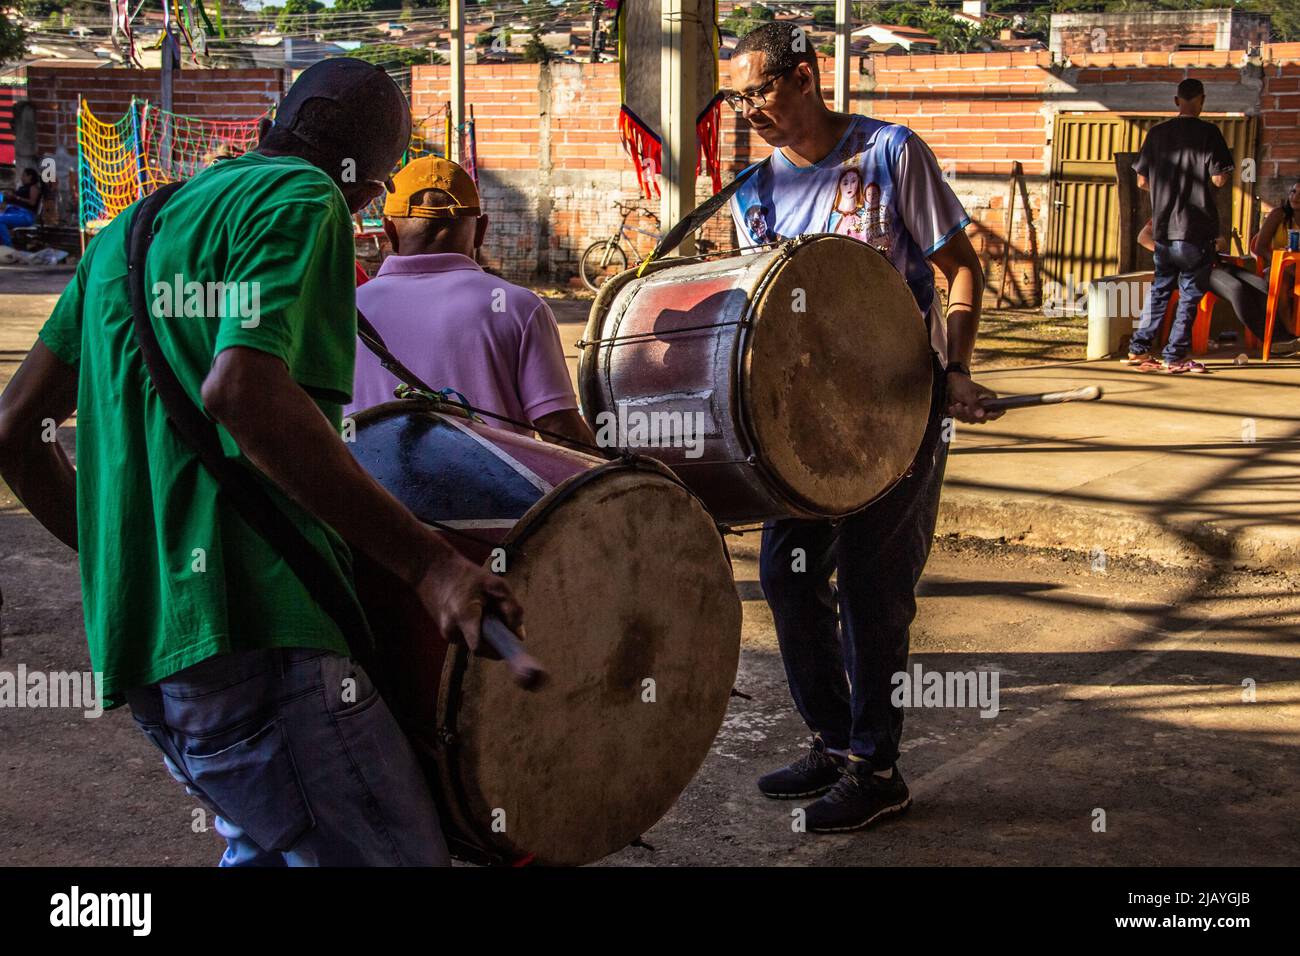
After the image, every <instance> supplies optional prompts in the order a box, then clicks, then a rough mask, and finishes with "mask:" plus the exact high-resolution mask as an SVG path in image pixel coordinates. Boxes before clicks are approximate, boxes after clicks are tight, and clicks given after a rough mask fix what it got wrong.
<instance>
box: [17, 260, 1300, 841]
mask: <svg viewBox="0 0 1300 956" xmlns="http://www.w3.org/2000/svg"><path fill="white" fill-rule="evenodd" d="M66 280H67V276H66V275H65V276H63V277H62V279H51V278H50V277H49V276H35V277H32V276H26V277H19V278H13V277H12V276H9V275H6V276H5V277H3V279H2V280H0V315H3V316H4V318H3V319H0V387H2V386H3V384H4V383H5V382H6V381H7V379H8V377H9V375H10V374H12V371H13V369H14V368H15V367H16V364H17V362H18V361H19V360H21V356H22V354H23V352H24V351H25V349H26V345H27V344H28V343H30V341H31V337H32V336H33V335H34V333H35V330H36V328H37V326H38V325H39V321H40V320H41V319H43V318H44V314H45V313H47V312H48V309H49V305H50V304H51V302H52V293H53V292H55V291H57V286H59V285H61V283H62V282H66ZM580 311H581V307H580V306H577V307H568V306H561V307H560V308H557V313H561V318H562V321H564V323H565V328H564V338H565V340H566V342H567V341H569V340H570V339H571V338H575V337H576V336H574V335H571V332H573V331H574V330H573V328H572V327H571V326H573V325H576V324H577V323H578V322H580V320H581V316H580V314H579V312H580ZM570 313H572V314H570ZM1017 328H1018V329H1019V331H1018V332H1017V334H1020V335H1022V337H1024V338H1034V337H1041V336H1039V335H1038V333H1036V332H1034V331H1033V329H1032V327H1030V326H1027V325H1024V323H1022V327H1017ZM1012 331H1016V329H1012ZM1070 334H1072V333H1069V332H1067V333H1063V337H1064V338H1066V339H1068V338H1069V335H1070ZM61 437H62V438H63V439H64V440H65V442H67V443H68V444H69V445H71V443H72V440H73V438H74V435H73V429H70V428H68V429H64V434H63V435H62V436H61ZM754 546H755V541H754V539H753V538H752V537H746V538H745V539H743V540H741V541H740V542H738V543H737V545H736V547H735V549H734V555H735V557H736V564H735V570H736V584H737V588H738V591H739V594H740V596H741V598H742V600H743V602H744V613H745V620H744V633H743V644H742V653H741V665H740V673H739V676H738V679H737V688H738V690H740V691H741V692H743V693H744V694H746V695H748V696H749V699H744V698H741V697H734V698H732V700H731V703H730V707H729V710H728V713H727V717H726V719H725V722H724V724H723V727H722V730H721V732H720V734H719V735H718V737H717V740H716V741H715V744H714V747H713V749H712V752H711V753H710V754H709V757H708V759H707V760H706V762H705V764H704V766H703V768H702V769H701V771H700V773H699V774H698V776H697V777H696V779H695V780H694V782H693V783H692V784H691V785H690V787H689V788H688V789H687V790H686V792H685V793H684V794H683V795H682V797H681V799H680V800H679V801H678V803H677V805H676V806H675V807H674V808H673V809H672V811H670V813H669V814H668V815H667V816H666V817H665V818H664V819H663V820H662V821H661V822H660V823H659V824H658V825H656V826H655V827H653V828H652V829H651V830H650V831H648V832H647V833H646V834H645V835H644V842H645V843H646V844H648V845H649V847H652V848H653V849H644V848H640V847H631V848H628V849H626V850H623V851H621V852H620V853H618V854H615V855H614V856H612V857H610V858H609V859H608V860H606V861H604V862H605V864H607V865H620V866H635V865H657V866H681V865H692V864H694V865H820V864H872V865H895V864H897V865H914V864H944V865H961V864H966V865H979V864H1011V865H1032V866H1047V865H1060V864H1140V865H1146V864H1186V865H1206V864H1245V865H1281V864H1294V863H1295V862H1296V861H1297V860H1300V827H1297V824H1296V818H1297V810H1298V809H1300V797H1297V793H1298V792H1300V761H1297V760H1296V759H1295V755H1296V746H1297V743H1300V739H1298V738H1300V730H1298V729H1297V728H1300V644H1298V643H1297V640H1296V635H1297V633H1300V630H1298V625H1300V597H1297V596H1296V591H1297V588H1296V584H1297V581H1296V580H1295V579H1293V578H1291V577H1287V576H1285V575H1277V574H1246V573H1240V572H1234V573H1227V572H1218V573H1216V572H1208V571H1189V570H1172V569H1165V568H1160V567H1156V566H1151V565H1144V564H1125V563H1121V562H1114V561H1112V562H1110V563H1109V564H1108V565H1107V566H1106V567H1105V568H1104V569H1103V568H1095V567H1094V566H1093V564H1092V563H1091V562H1090V560H1089V557H1088V556H1087V555H1082V554H1074V553H1069V552H1045V551H1044V552H1039V551H1031V550H1027V549H1023V548H1015V547H1009V546H998V545H989V544H985V543H977V542H972V541H963V540H959V539H941V540H940V541H938V542H937V545H936V548H935V552H934V554H933V556H932V558H931V561H930V564H929V567H928V569H927V574H926V577H925V579H924V581H923V582H922V586H921V589H920V601H919V614H918V618H917V621H916V624H915V626H914V629H913V635H912V646H911V650H912V663H913V665H915V664H918V663H919V664H921V665H922V666H923V667H924V668H925V669H927V670H931V669H937V670H958V671H966V670H987V671H990V672H995V673H997V675H998V677H999V682H1000V686H999V690H1000V708H999V710H998V713H997V715H996V716H995V717H991V718H983V717H980V716H979V714H978V712H977V711H976V710H975V709H971V708H966V709H932V708H913V709H910V710H909V711H908V713H907V718H906V723H905V727H904V743H903V749H904V754H903V758H902V762H901V764H900V766H901V768H902V771H903V773H904V775H905V776H906V777H907V779H908V781H909V783H910V785H911V788H912V792H913V796H914V799H915V806H914V807H913V809H912V811H911V812H910V813H909V814H908V815H907V816H905V817H903V818H902V819H900V820H897V821H895V822H892V823H889V824H886V825H884V826H882V827H880V828H878V829H875V830H871V831H867V832H865V833H859V834H849V835H842V836H834V837H825V836H816V835H808V834H803V833H796V832H794V830H793V828H792V822H793V817H792V815H791V811H792V810H793V809H795V808H796V807H797V806H799V804H792V803H787V802H777V801H769V800H766V799H764V798H763V797H762V796H760V795H759V794H758V792H757V790H756V789H755V788H754V780H755V778H756V777H757V776H758V775H759V774H761V773H763V772H765V771H767V770H769V769H772V768H774V767H776V766H779V765H781V764H784V763H786V762H788V761H789V760H791V759H793V758H794V757H795V756H796V755H797V754H798V753H799V751H800V750H801V748H802V747H803V746H804V745H805V741H806V730H805V728H804V727H803V725H802V723H801V722H800V720H799V719H798V717H797V715H796V714H795V713H794V711H793V708H792V706H791V703H790V699H789V693H788V690H787V688H786V685H785V678H784V674H783V671H782V667H781V663H780V658H779V655H778V653H777V650H776V644H775V637H774V635H773V631H772V621H771V616H770V613H769V612H768V610H767V607H766V605H765V604H764V602H763V600H762V595H761V593H760V590H759V586H758V580H757V579H758V573H757V567H756V563H755V561H754ZM0 587H2V588H3V591H4V598H5V605H4V614H3V625H4V637H3V648H2V650H3V658H0V669H3V670H12V669H13V668H14V667H16V665H17V663H18V662H22V663H24V664H26V665H27V667H28V668H29V669H32V670H44V671H51V670H68V669H83V668H86V667H87V666H88V661H87V656H86V647H85V642H84V635H83V630H82V623H81V610H80V597H79V585H78V573H77V568H76V563H75V559H74V556H73V555H72V554H71V553H70V552H68V551H67V550H66V549H64V548H63V547H62V546H61V545H59V544H58V543H57V542H55V541H54V539H53V538H52V537H50V536H49V535H48V534H46V533H45V532H44V531H43V530H42V529H40V528H39V527H38V526H37V525H36V524H35V522H34V521H33V520H32V519H31V518H30V516H28V515H27V514H26V513H25V512H24V511H23V509H22V508H21V507H20V506H18V505H17V503H16V502H15V501H14V500H13V498H12V496H10V495H9V494H8V491H7V489H5V488H4V487H3V486H2V485H0ZM1249 685H1253V688H1254V692H1255V700H1254V701H1253V702H1248V701H1247V700H1245V699H1243V698H1244V696H1247V695H1246V694H1245V689H1246V687H1247V686H1249ZM194 807H195V804H194V802H193V801H192V800H191V799H190V798H188V797H187V796H186V795H185V794H184V792H183V791H182V790H181V788H180V787H179V786H177V785H176V784H175V783H174V782H173V781H172V780H171V779H170V778H169V777H168V776H167V774H166V773H165V772H164V770H163V768H162V766H161V763H160V761H159V759H158V757H157V754H156V751H154V750H153V748H152V746H151V745H150V744H148V743H147V741H146V740H145V739H144V738H143V736H142V735H140V734H139V732H138V731H137V730H136V729H135V727H134V726H133V723H132V721H131V719H130V716H129V715H128V714H127V713H126V712H125V711H123V710H118V711H114V712H111V713H109V714H106V715H105V716H103V717H102V718H100V719H97V720H86V719H83V718H82V717H81V716H80V715H79V714H77V713H75V712H69V711H67V710H29V709H21V710H14V709H0V865H34V864H80V865H133V864H135V865H139V864H159V863H161V864H175V865H209V864H212V863H215V861H216V859H217V857H218V855H219V852H220V848H219V846H218V841H217V838H216V836H215V835H214V834H212V833H206V834H203V833H197V834H196V833H194V832H192V830H191V820H192V817H191V812H192V810H193V809H194ZM1098 811H1103V812H1104V821H1105V829H1104V831H1099V829H1098V820H1099V819H1100V815H1099V813H1098Z"/></svg>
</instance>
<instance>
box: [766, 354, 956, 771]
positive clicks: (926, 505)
mask: <svg viewBox="0 0 1300 956" xmlns="http://www.w3.org/2000/svg"><path fill="white" fill-rule="evenodd" d="M944 382H945V379H944V376H943V374H942V372H941V371H939V370H938V369H937V368H936V377H935V387H934V391H933V396H932V402H931V408H930V419H929V424H928V426H927V428H926V433H925V437H924V439H923V440H922V442H921V449H920V451H919V452H918V453H917V456H916V461H915V462H914V463H913V465H912V473H911V474H910V475H909V476H908V477H906V478H904V479H903V480H902V481H900V482H899V483H898V484H897V485H895V486H894V488H893V489H892V490H891V491H890V492H889V493H888V494H886V495H885V496H884V497H883V498H881V499H880V500H879V501H877V502H876V503H875V504H873V505H872V506H871V507H870V508H868V509H866V510H865V511H862V512H860V513H858V514H856V515H852V516H850V517H848V518H844V519H843V520H840V521H836V522H831V521H804V520H782V521H774V522H771V523H769V524H768V525H766V526H765V528H764V529H763V545H762V551H761V553H760V555H759V577H760V581H761V583H762V586H763V594H764V596H765V597H766V598H767V602H768V604H769V605H770V606H771V608H772V619H773V622H774V623H775V625H776V636H777V642H778V644H779V645H780V648H781V660H782V661H783V662H784V663H785V674H786V679H787V680H788V681H789V684H790V696H791V697H793V698H794V705H795V707H796V708H797V709H798V711H799V715H800V716H801V717H803V719H804V722H805V723H806V724H807V725H808V727H809V729H810V730H812V732H813V733H815V734H818V735H819V736H820V737H821V738H822V740H824V741H825V742H826V746H827V747H829V748H831V749H832V750H842V751H848V752H851V753H853V754H854V755H855V756H859V757H862V758H864V759H867V760H870V761H871V763H872V765H873V766H874V767H875V768H876V769H881V770H883V769H886V768H888V767H890V766H892V765H893V764H894V762H895V761H897V760H898V745H899V742H900V740H901V739H902V734H903V711H902V709H901V708H898V707H894V706H893V705H892V703H891V702H890V696H891V694H892V692H893V689H894V688H893V683H892V678H893V675H894V674H895V673H898V672H899V671H905V670H906V669H907V652H908V642H909V636H910V635H909V628H910V627H911V623H912V619H913V618H914V617H915V616H916V584H917V582H918V581H919V580H920V578H921V572H922V570H924V568H925V562H926V559H927V558H928V557H929V555H930V544H931V541H932V539H933V537H934V526H935V520H936V518H937V517H938V513H939V489H940V486H941V485H942V484H943V471H944V466H945V464H946V463H947V459H948V443H947V442H945V441H943V439H942V434H943V419H944V414H945V412H944V406H945V402H944V398H945V391H946V390H945V388H944ZM796 548H801V549H803V551H802V555H799V554H796V553H795V549H796ZM832 572H837V573H838V575H839V576H838V587H835V586H832V585H831V581H830V579H831V574H832ZM837 612H838V613H837Z"/></svg>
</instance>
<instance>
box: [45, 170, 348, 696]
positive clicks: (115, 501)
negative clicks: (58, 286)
mask: <svg viewBox="0 0 1300 956" xmlns="http://www.w3.org/2000/svg"><path fill="white" fill-rule="evenodd" d="M134 211H135V207H134V206H132V207H131V208H128V209H127V210H126V211H124V212H123V213H121V214H120V215H118V216H117V217H116V218H115V219H114V220H113V221H112V222H111V223H109V224H108V225H107V226H106V227H104V229H103V230H102V231H101V232H100V233H99V234H98V235H97V236H96V237H95V238H94V240H93V241H92V242H91V243H90V245H89V246H88V247H87V249H86V255H85V257H84V258H83V259H82V260H81V264H80V265H79V266H78V268H77V273H76V276H75V277H74V279H73V280H72V282H71V283H70V284H69V286H68V288H67V289H66V290H65V291H64V293H63V295H62V297H61V298H60V299H59V302H58V304H57V305H56V306H55V308H54V312H53V314H52V315H51V316H50V319H49V321H48V322H46V324H45V326H44V327H43V328H42V329H41V332H40V337H41V341H42V342H44V343H45V345H46V346H47V347H48V348H49V349H50V350H51V351H52V352H54V354H55V355H57V356H58V357H59V358H60V359H62V360H63V361H64V362H66V363H68V364H69V365H76V366H77V367H78V389H77V544H78V552H79V560H80V565H81V583H82V604H83V610H84V614H85V619H86V638H87V641H88V643H89V645H90V660H91V665H92V667H93V668H94V670H96V671H99V672H102V673H103V675H104V685H103V696H104V699H105V705H106V706H109V707H112V706H117V705H118V704H121V703H122V702H123V696H122V695H123V693H124V692H125V691H127V690H130V689H131V688H133V687H138V686H141V685H145V684H150V683H153V682H155V681H158V680H161V679H162V678H164V677H168V676H170V675H171V674H174V673H176V672H177V671H179V670H181V669H183V668H185V667H189V666H190V665H191V664H195V663H198V662H199V661H201V660H204V659H205V658H208V657H211V656H212V655H214V654H219V653H226V652H231V651H240V650H253V649H258V648H268V647H318V648H323V649H327V650H333V651H337V652H338V653H347V643H346V641H345V639H344V637H343V636H342V635H341V634H340V633H339V631H338V629H337V627H335V625H334V622H333V620H332V619H331V618H330V617H329V616H328V615H327V614H326V612H325V611H323V610H321V608H320V607H318V606H317V605H316V603H315V602H314V601H313V600H312V598H311V597H310V596H309V595H308V593H307V591H306V589H305V588H304V587H303V586H302V584H301V583H300V582H299V580H298V578H297V576H296V575H295V574H294V573H293V571H292V570H291V569H290V568H289V566H288V565H287V564H286V563H285V561H284V559H283V558H282V557H281V556H280V555H278V554H277V553H275V551H274V550H273V549H272V548H271V546H270V545H268V544H267V543H266V542H265V541H264V540H263V539H262V538H261V537H260V536H259V535H258V534H257V532H255V531H253V530H252V529H251V528H250V527H249V526H248V525H246V524H245V523H244V521H243V519H242V518H241V517H240V516H239V515H238V514H237V513H236V512H235V511H234V509H233V508H232V507H231V505H230V503H229V502H228V501H227V500H226V499H225V497H224V496H222V495H219V494H218V486H217V483H216V480H215V479H214V478H213V477H212V476H211V474H209V472H208V471H207V469H206V468H204V466H203V465H202V464H201V463H200V462H199V460H198V458H197V456H196V455H195V454H194V453H193V452H192V451H191V450H190V448H189V446H188V445H186V444H184V442H183V441H182V440H181V438H180V436H179V434H178V433H177V431H176V429H175V428H174V427H173V426H172V425H171V423H170V422H169V421H168V420H167V415H166V412H165V411H164V409H163V406H162V402H161V400H160V399H159V397H158V393H157V391H156V390H155V389H154V387H153V385H152V383H151V382H149V380H148V373H147V372H146V370H145V367H144V362H143V360H142V358H141V356H140V351H139V349H138V348H137V347H136V344H135V337H134V334H133V329H132V322H131V305H130V298H129V290H128V286H127V281H126V275H127V273H126V245H125V244H126V232H127V226H128V223H129V222H130V219H131V216H132V214H133V213H134ZM155 235H156V238H155V239H154V242H153V245H152V246H151V247H150V250H149V256H148V261H147V264H146V268H145V280H146V281H145V294H146V298H147V299H148V301H149V302H150V303H151V307H152V308H153V311H154V315H155V318H154V321H153V324H154V329H155V330H156V332H157V336H158V342H159V345H160V346H161V347H162V351H163V355H164V356H165V357H166V359H167V361H168V363H169V364H170V365H171V366H172V368H173V369H174V370H175V372H176V376H177V378H178V379H179V380H180V383H181V385H182V387H183V388H184V390H185V391H186V393H187V394H188V395H189V397H190V399H191V400H193V401H195V402H196V403H198V402H200V394H199V392H200V389H201V387H202V384H203V380H204V378H206V376H207V373H208V371H209V370H210V368H211V367H212V362H213V359H214V358H215V357H216V355H217V353H219V352H221V351H222V350H224V349H226V348H229V347H232V346H241V347H245V348H254V349H258V350H259V351H263V352H268V353H270V354H271V355H275V356H278V357H279V358H280V359H282V360H283V361H284V363H285V365H286V366H287V367H288V369H289V372H290V374H291V375H292V376H293V377H294V379H295V381H297V382H298V383H299V384H300V385H302V386H303V388H304V389H305V390H306V391H307V392H308V393H309V394H310V395H311V396H312V397H313V399H315V401H316V404H317V405H318V407H319V408H320V409H321V411H322V413H324V414H325V416H326V417H327V418H328V419H329V420H330V421H331V422H332V423H333V425H334V426H335V427H336V428H337V427H339V425H340V420H341V406H342V405H343V403H344V402H346V401H347V400H348V397H349V395H350V393H351V390H352V368H353V361H354V358H355V348H356V347H355V344H354V343H355V340H356V333H357V325H356V308H355V300H354V297H353V296H354V292H353V283H354V278H353V265H352V263H353V258H354V251H353V244H352V221H351V219H350V217H349V215H348V208H347V204H346V203H345V202H344V199H343V194H342V193H340V192H339V190H338V188H337V187H336V186H335V185H334V183H333V182H332V181H331V180H330V178H329V177H328V176H327V175H326V174H325V173H323V172H321V171H320V170H319V169H316V168H315V167H314V166H312V165H310V164H309V163H307V162H305V161H304V160H301V159H297V158H294V157H277V158H271V157H266V156H261V155H259V154H256V153H249V154H246V155H244V156H242V157H240V158H238V159H232V160H228V161H224V162H221V163H218V164H217V165H215V166H212V167H210V168H209V169H206V170H204V171H203V172H202V173H200V174H199V175H198V176H196V177H195V178H194V179H193V180H192V181H190V182H189V183H188V184H187V185H186V186H185V187H184V188H183V189H181V190H180V192H178V193H177V194H176V195H175V196H173V197H172V199H171V200H170V201H169V202H168V203H167V205H165V206H164V207H163V208H162V210H161V211H160V212H159V214H158V219H157V224H156V232H155ZM177 276H179V277H180V285H181V286H182V287H183V288H181V289H180V290H179V292H180V298H181V303H180V304H181V309H180V314H176V313H177V309H176V308H175V305H176V303H175V301H172V302H170V303H169V302H168V301H167V299H168V298H174V296H173V293H175V292H176V291H177V290H176V286H177V278H176V277H177ZM217 282H225V283H236V286H235V289H236V292H235V294H233V295H230V296H229V298H226V299H224V300H221V299H216V298H213V297H210V296H209V295H207V294H204V293H206V291H207V290H208V289H209V288H210V286H209V285H208V284H209V283H217ZM189 283H201V284H203V285H202V286H201V287H190V286H189V285H188V284H189ZM200 289H201V290H202V291H199V290H200ZM191 292H193V293H194V294H193V295H191ZM254 293H256V295H254ZM222 301H224V303H225V304H224V305H220V304H219V302H222ZM209 306H217V308H216V309H215V310H213V311H210V310H209ZM245 307H247V308H245ZM220 433H221V438H222V442H223V444H224V446H225V448H226V454H227V455H228V456H230V457H233V458H239V457H241V455H240V451H239V448H238V447H237V446H236V445H235V443H234V441H233V440H232V439H231V438H230V436H229V434H227V433H226V432H225V430H224V429H220ZM265 484H266V487H267V490H268V492H269V493H270V495H271V497H272V499H273V500H274V501H275V502H276V504H277V505H279V507H280V508H281V509H282V510H283V511H284V512H285V513H286V514H287V515H288V516H289V518H290V519H291V520H292V521H293V522H294V524H296V525H297V526H298V528H299V530H300V531H302V533H303V535H304V536H305V537H306V538H307V540H308V541H309V542H310V543H311V544H312V546H314V547H315V548H316V550H317V551H318V552H319V553H320V554H321V555H322V556H323V557H324V559H325V561H326V562H327V564H328V565H329V566H330V567H331V568H332V569H334V570H336V571H337V574H338V587H339V589H340V590H341V591H342V592H343V593H344V594H346V595H348V596H349V597H351V598H352V599H353V600H355V594H354V592H353V588H352V576H351V555H350V552H349V550H348V547H347V545H346V544H345V543H344V542H343V540H342V539H341V538H340V537H339V536H338V535H337V534H336V533H335V532H334V531H333V529H331V528H328V527H327V526H325V525H324V524H322V523H321V522H319V521H318V520H316V519H315V518H314V517H312V516H311V515H310V514H308V513H307V512H306V511H305V510H304V509H302V508H301V507H299V506H298V505H297V504H295V503H294V502H293V501H291V500H290V499H289V498H288V497H287V496H285V495H284V494H283V493H282V492H280V490H279V489H278V488H276V487H274V486H273V485H272V484H271V482H269V481H266V482H265Z"/></svg>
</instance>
